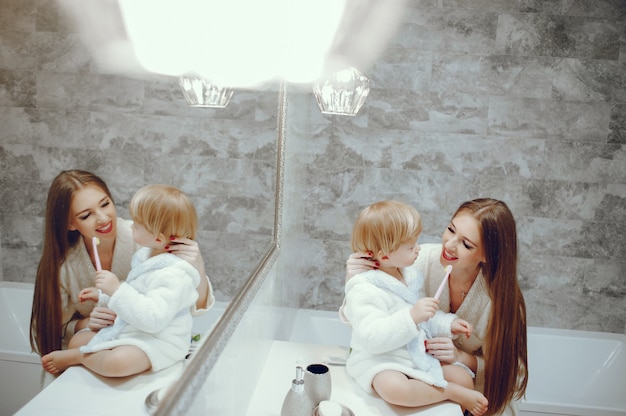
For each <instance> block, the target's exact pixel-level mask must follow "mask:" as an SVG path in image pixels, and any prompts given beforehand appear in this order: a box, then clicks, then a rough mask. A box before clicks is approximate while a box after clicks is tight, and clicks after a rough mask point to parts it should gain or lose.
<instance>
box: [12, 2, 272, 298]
mask: <svg viewBox="0 0 626 416" xmlns="http://www.w3.org/2000/svg"><path fill="white" fill-rule="evenodd" d="M0 10H1V11H0V126H1V128H0V172H1V173H2V176H1V177H0V196H1V198H0V224H1V228H0V239H1V240H0V241H1V244H0V260H1V261H0V280H12V281H26V282H34V278H35V272H36V268H37V263H38V261H39V256H40V252H41V236H42V230H43V215H44V208H45V200H46V195H47V190H48V186H49V185H50V182H51V181H52V179H53V178H54V177H55V176H56V175H57V174H58V173H59V172H60V171H61V170H63V169H71V168H81V169H86V170H90V171H93V172H95V173H97V174H98V175H100V176H101V177H103V179H105V181H106V182H107V183H108V185H109V187H110V189H111V191H112V193H113V196H114V198H115V200H116V203H117V205H118V214H119V215H120V216H122V217H125V218H128V212H127V209H126V207H127V205H128V202H129V200H130V197H131V196H132V194H133V193H134V192H135V191H136V190H137V189H138V188H140V187H141V186H143V185H146V184H148V183H167V184H171V185H174V186H178V187H180V188H181V189H183V190H184V191H185V192H187V193H188V194H189V195H190V196H191V197H192V199H193V200H194V202H195V204H196V208H197V210H198V214H199V217H200V225H201V230H200V232H199V237H198V241H199V244H200V247H201V250H202V253H203V257H204V260H205V263H206V268H207V272H208V273H209V275H210V276H211V278H212V281H213V283H214V286H215V290H216V295H217V297H218V300H228V299H230V298H231V297H232V296H233V295H234V294H235V293H236V292H237V291H238V289H239V288H240V287H241V285H242V284H243V282H244V281H245V280H246V279H247V277H248V275H249V274H250V272H252V270H253V268H254V267H255V266H256V264H257V263H258V258H259V257H260V255H261V254H262V253H263V252H264V251H265V247H266V245H267V243H269V241H270V240H271V235H272V227H273V219H274V217H273V214H274V205H273V203H274V198H273V193H274V189H273V188H274V170H275V158H276V156H275V155H276V153H275V138H276V123H277V120H276V115H277V108H278V94H277V86H268V87H267V89H266V90H264V91H241V90H239V91H237V92H235V94H234V96H233V98H232V101H231V103H230V105H229V106H228V107H227V108H226V109H223V110H214V109H198V108H189V107H188V106H187V104H186V102H185V100H184V98H183V95H182V92H181V91H180V89H179V87H178V79H177V78H172V77H165V76H156V75H155V76H148V75H139V74H134V75H133V76H123V75H119V74H113V73H107V72H106V70H103V69H102V68H101V67H98V65H97V64H96V63H95V62H94V60H93V59H92V57H91V56H92V54H91V53H90V52H89V51H88V50H87V49H86V47H85V46H84V44H83V42H82V40H81V39H82V38H81V37H79V34H78V33H74V32H73V29H72V27H73V26H72V25H70V24H69V20H68V19H67V17H66V16H65V15H64V14H63V13H62V12H61V11H60V10H59V9H58V7H57V4H56V3H55V2H54V0H0Z"/></svg>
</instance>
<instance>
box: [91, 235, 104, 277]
mask: <svg viewBox="0 0 626 416" xmlns="http://www.w3.org/2000/svg"><path fill="white" fill-rule="evenodd" d="M91 244H92V245H93V257H94V258H95V259H96V270H97V271H101V270H102V264H101V263H100V256H99V255H98V244H100V239H99V238H98V237H93V238H92V239H91Z"/></svg>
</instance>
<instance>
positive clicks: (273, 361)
mask: <svg viewBox="0 0 626 416" xmlns="http://www.w3.org/2000/svg"><path fill="white" fill-rule="evenodd" d="M347 351H348V349H347V348H346V347H339V346H328V345H319V344H302V343H295V342H286V341H274V342H273V343H272V346H271V349H270V352H269V354H268V356H267V360H266V361H265V365H264V367H263V369H262V372H261V376H260V377H259V382H258V384H257V388H256V391H255V392H254V394H253V396H252V400H251V401H250V405H249V407H248V411H247V413H246V416H278V415H280V409H281V406H282V403H283V400H284V398H285V395H286V394H287V391H288V390H289V388H290V387H291V380H292V379H293V378H294V377H295V374H296V371H295V369H296V366H297V365H301V366H302V367H306V366H307V365H309V364H313V363H320V362H323V361H324V360H325V359H326V358H327V357H331V356H340V357H345V356H346V354H347ZM329 368H330V372H331V384H332V394H331V400H332V401H334V402H338V403H341V404H343V405H344V406H346V407H348V408H350V409H351V410H352V411H353V412H354V414H355V416H379V415H380V416H383V415H403V416H409V415H412V416H462V415H463V413H462V412H461V407H460V406H459V405H457V404H454V403H452V402H444V403H440V404H437V405H433V406H428V407H422V408H420V409H419V410H418V409H409V408H404V407H398V406H392V405H389V404H387V403H385V402H384V401H383V400H381V399H380V398H379V397H377V396H375V395H371V394H368V393H366V392H365V391H363V390H362V389H361V388H360V387H358V386H357V385H356V384H355V383H354V382H353V381H352V379H351V378H350V376H348V374H347V373H346V368H345V366H336V365H329Z"/></svg>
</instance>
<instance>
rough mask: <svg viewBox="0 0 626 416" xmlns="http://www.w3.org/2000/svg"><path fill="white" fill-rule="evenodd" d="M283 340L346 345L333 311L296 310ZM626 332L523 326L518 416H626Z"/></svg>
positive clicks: (347, 336) (346, 337) (345, 332)
mask: <svg viewBox="0 0 626 416" xmlns="http://www.w3.org/2000/svg"><path fill="white" fill-rule="evenodd" d="M287 338H288V339H286V341H294V342H305V343H317V344H329V345H344V346H348V345H350V330H349V327H348V326H347V325H345V324H343V323H342V322H341V321H340V320H339V319H338V316H337V313H336V312H322V311H311V310H298V312H297V314H296V322H295V325H294V329H293V331H292V333H291V334H290V335H288V336H287ZM625 347H626V335H621V334H610V333H604V332H586V331H572V330H563V329H550V328H537V327H530V328H529V329H528V367H529V371H530V375H529V382H528V388H527V390H526V398H525V400H524V401H522V402H521V404H520V416H626V350H625Z"/></svg>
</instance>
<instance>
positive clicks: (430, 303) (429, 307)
mask: <svg viewBox="0 0 626 416" xmlns="http://www.w3.org/2000/svg"><path fill="white" fill-rule="evenodd" d="M437 309H439V300H438V299H435V298H422V299H420V300H418V301H417V302H415V305H413V307H412V308H411V317H412V318H413V322H415V323H416V324H419V323H421V322H424V321H427V320H428V319H430V318H432V317H433V316H435V312H437Z"/></svg>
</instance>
